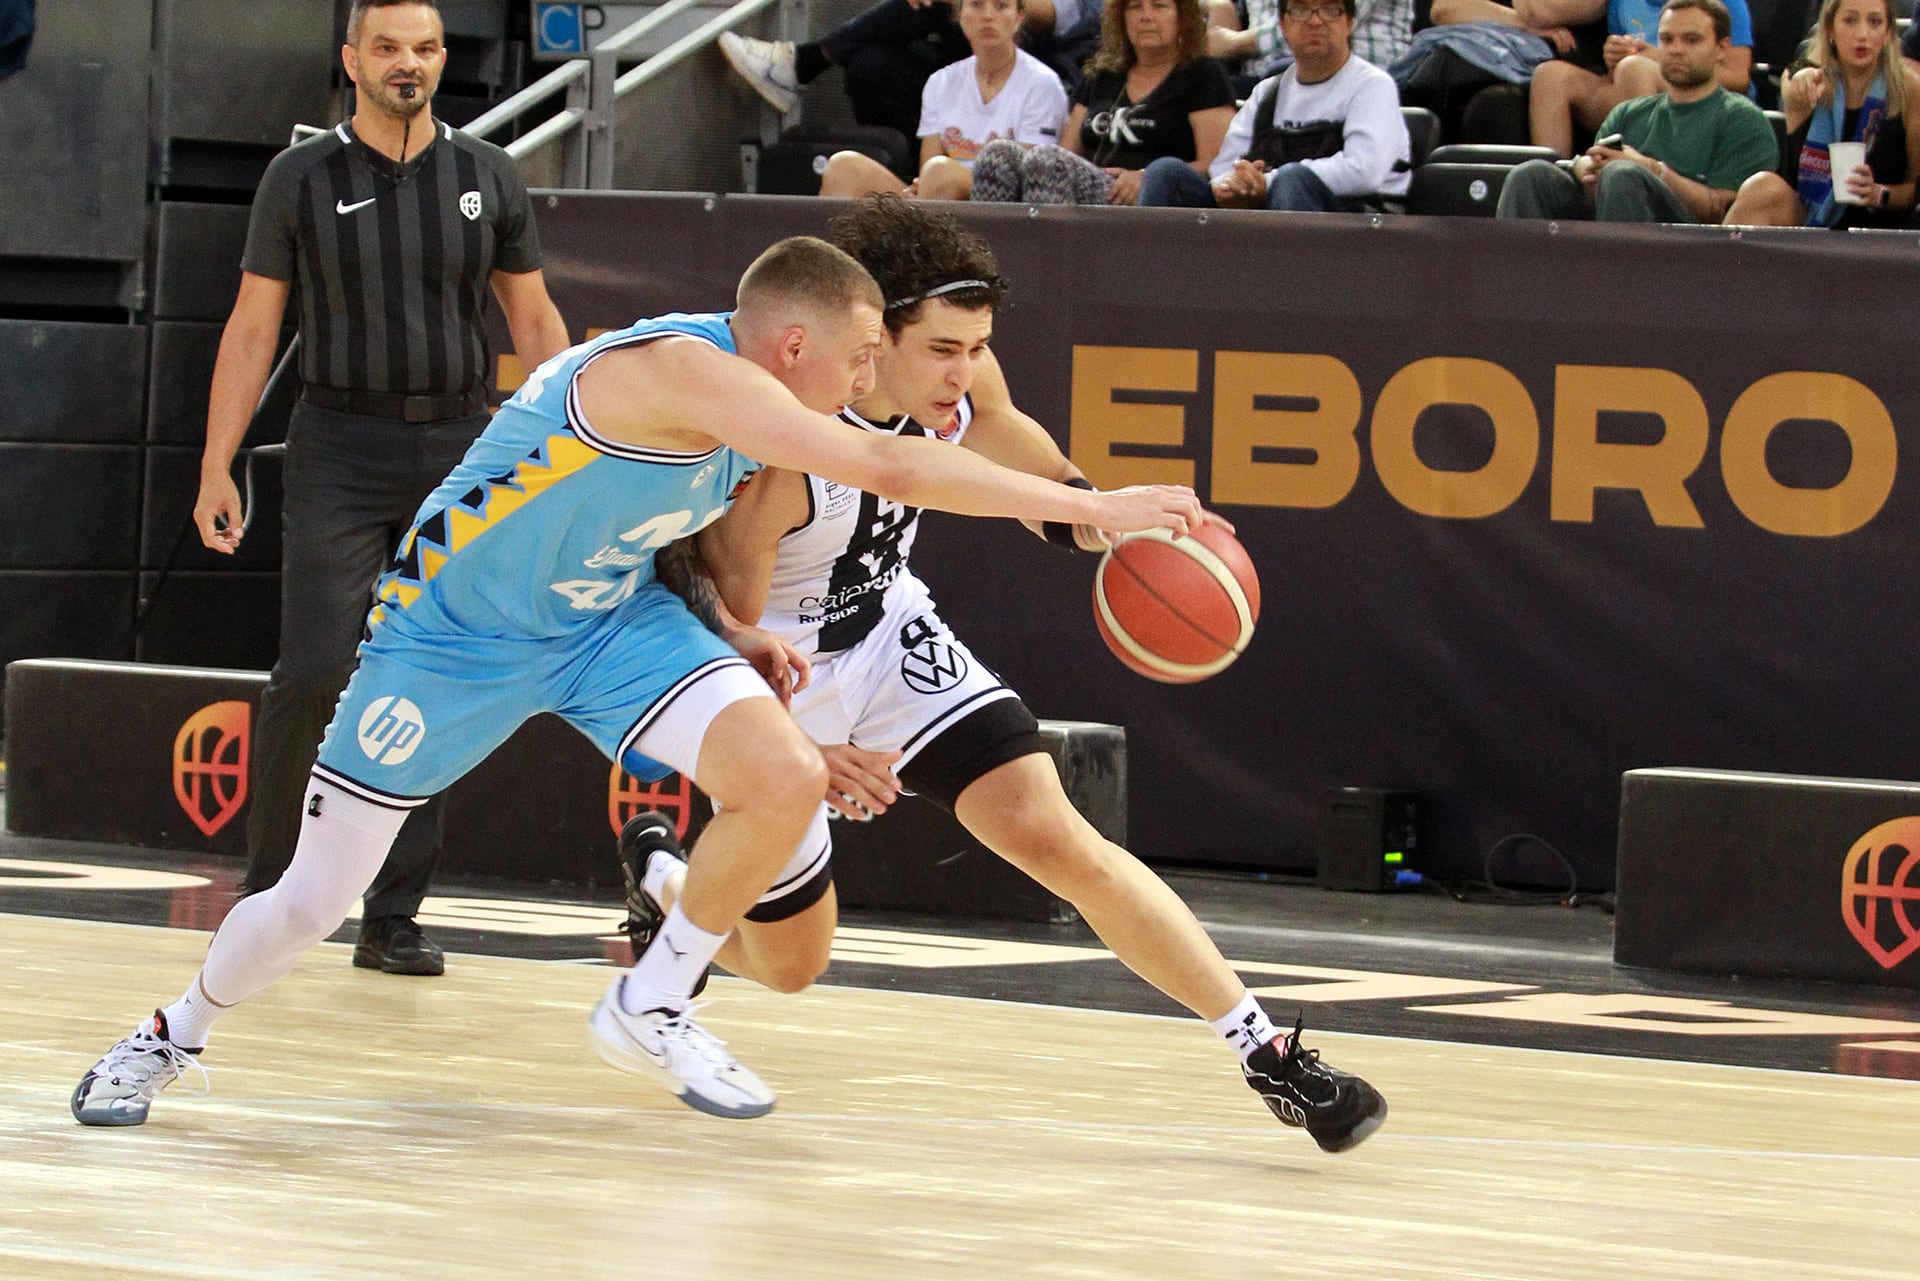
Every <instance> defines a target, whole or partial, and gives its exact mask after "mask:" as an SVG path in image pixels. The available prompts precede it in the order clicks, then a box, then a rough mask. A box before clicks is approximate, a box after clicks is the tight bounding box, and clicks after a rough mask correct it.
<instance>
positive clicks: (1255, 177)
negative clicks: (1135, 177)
mask: <svg viewBox="0 0 1920 1281" xmlns="http://www.w3.org/2000/svg"><path fill="white" fill-rule="evenodd" d="M1354 12H1355V0H1286V4H1285V6H1284V7H1283V8H1282V9H1281V11H1280V31H1281V34H1282V35H1284V36H1285V37H1286V40H1287V45H1288V47H1289V48H1291V49H1292V50H1293V65H1292V66H1291V67H1288V68H1287V69H1286V70H1285V71H1283V72H1281V73H1280V74H1279V75H1277V76H1269V77H1268V78H1267V79H1265V80H1262V81H1261V82H1260V83H1259V84H1257V85H1255V86H1254V87H1253V92H1252V93H1251V94H1250V95H1249V96H1248V98H1247V102H1246V105H1245V106H1243V107H1242V108H1241V109H1240V112H1239V114H1238V115H1236V116H1234V118H1233V123H1232V124H1231V125H1229V126H1228V127H1227V138H1226V141H1225V142H1224V143H1222V144H1221V146H1220V151H1219V154H1218V155H1216V156H1215V157H1214V160H1213V166H1212V170H1211V181H1209V180H1208V179H1206V178H1202V177H1201V176H1200V175H1199V174H1197V173H1195V172H1194V171H1193V170H1192V169H1191V168H1190V167H1189V166H1187V165H1186V164H1185V163H1183V162H1181V161H1179V160H1173V162H1172V163H1171V164H1168V163H1167V161H1168V160H1169V159H1171V157H1162V158H1161V159H1160V160H1156V161H1154V162H1153V163H1152V164H1150V165H1148V166H1147V168H1146V171H1145V173H1144V174H1143V175H1142V176H1141V179H1140V203H1141V204H1143V205H1173V206H1178V207H1182V208H1188V209H1194V208H1199V209H1212V208H1222V209H1284V210H1297V211H1303V212H1309V211H1321V212H1338V211H1349V212H1350V211H1357V210H1360V209H1362V208H1364V207H1365V203H1366V201H1367V200H1368V199H1369V198H1371V197H1377V196H1400V195H1404V194H1406V190H1407V177H1408V173H1409V170H1410V168H1411V159H1410V157H1411V147H1410V145H1409V142H1408V138H1407V124H1406V120H1405V119H1404V118H1403V117H1402V116H1401V114H1400V92H1399V90H1398V89H1396V88H1395V87H1394V83H1393V80H1392V78H1391V77H1390V76H1388V75H1387V73H1386V72H1384V71H1382V70H1380V69H1379V68H1378V67H1375V66H1373V65H1372V64H1371V63H1369V62H1366V61H1365V60H1363V59H1361V58H1356V57H1354V56H1353V47H1352V44H1351V41H1352V37H1353V19H1354Z"/></svg>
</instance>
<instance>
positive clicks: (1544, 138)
mask: <svg viewBox="0 0 1920 1281" xmlns="http://www.w3.org/2000/svg"><path fill="white" fill-rule="evenodd" d="M1600 4H1601V0H1514V11H1515V12H1516V13H1518V14H1520V15H1522V16H1523V17H1524V18H1526V19H1527V20H1528V21H1530V22H1536V23H1542V24H1551V25H1557V26H1566V27H1572V26H1574V25H1577V23H1578V22H1580V21H1588V20H1590V18H1591V13H1592V11H1594V10H1596V9H1598V8H1599V7H1600ZM1725 6H1726V9H1727V12H1728V15H1729V18H1728V21H1729V23H1730V30H1731V35H1730V43H1729V47H1728V49H1727V51H1726V53H1725V54H1724V55H1723V56H1722V57H1721V59H1720V61H1719V63H1718V65H1717V66H1716V67H1715V69H1714V76H1715V78H1716V79H1717V80H1718V81H1719V82H1720V84H1722V85H1723V86H1725V87H1726V88H1728V89H1731V90H1732V91H1733V92H1735V93H1745V92H1746V91H1747V83H1748V80H1749V78H1750V77H1751V75H1752V73H1753V17H1752V15H1751V14H1750V13H1749V12H1748V11H1747V0H1725ZM1605 9H1606V14H1607V33H1608V34H1607V42H1606V44H1605V45H1604V46H1603V47H1602V49H1601V56H1602V58H1603V59H1604V61H1605V64H1606V65H1605V67H1604V68H1603V69H1601V70H1599V71H1593V70H1588V69H1586V68H1583V67H1579V66H1576V65H1575V64H1573V63H1571V62H1564V61H1559V60H1555V61H1553V62H1546V63H1542V64H1541V65H1540V66H1539V67H1537V68H1535V69H1534V73H1533V86H1532V89H1531V91H1530V92H1529V94H1528V99H1527V114H1528V116H1529V118H1530V120H1531V123H1532V129H1533V141H1534V143H1535V144H1536V145H1538V146H1542V147H1551V148H1553V149H1554V150H1555V151H1556V152H1558V153H1560V154H1561V155H1563V156H1571V155H1572V154H1573V138H1574V130H1575V129H1576V128H1579V129H1595V130H1598V132H1599V134H1600V135H1604V134H1605V133H1606V132H1607V131H1606V130H1604V129H1600V128H1599V126H1600V122H1601V121H1602V120H1603V119H1604V118H1605V117H1606V114H1607V113H1608V112H1609V111H1612V110H1613V109H1614V108H1615V107H1617V106H1619V105H1620V104H1621V103H1622V102H1625V101H1627V100H1628V99H1629V98H1644V97H1648V96H1650V95H1652V94H1657V93H1659V92H1660V91H1661V65H1660V64H1661V59H1660V58H1659V57H1658V56H1656V50H1655V48H1654V44H1653V43H1650V42H1649V38H1654V39H1657V33H1658V28H1659V23H1660V14H1661V13H1662V12H1663V11H1662V9H1661V6H1660V4H1659V3H1658V2H1657V0H1606V3H1605Z"/></svg>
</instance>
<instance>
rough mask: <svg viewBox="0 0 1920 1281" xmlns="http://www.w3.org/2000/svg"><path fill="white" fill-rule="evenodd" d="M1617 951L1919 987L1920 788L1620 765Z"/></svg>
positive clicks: (1646, 961)
mask: <svg viewBox="0 0 1920 1281" xmlns="http://www.w3.org/2000/svg"><path fill="white" fill-rule="evenodd" d="M1617 895H1618V915H1617V918H1616V924H1615V932H1614V945H1613V957H1614V960H1615V961H1616V962H1618V963H1619V964H1621V965H1634V966H1645V967H1649V968H1655V969H1671V970H1687V971H1691V972H1693V973H1700V974H1718V975H1729V976H1731V975H1738V976H1751V977H1764V978H1784V979H1827V980H1832V981H1836V982H1844V983H1878V984H1895V985H1899V986H1903V987H1920V783H1907V782H1886V781H1880V780H1874V779H1853V778H1809V777H1801V776H1797V775H1788V774H1748V773H1736V772H1731V771H1725V770H1700V769H1641V770H1630V771H1628V772H1627V773H1626V774H1625V775H1624V776H1623V778H1622V780H1621V789H1620V856H1619V871H1618V882H1617Z"/></svg>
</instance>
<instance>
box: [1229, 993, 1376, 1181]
mask: <svg viewBox="0 0 1920 1281" xmlns="http://www.w3.org/2000/svg"><path fill="white" fill-rule="evenodd" d="M1301 1025H1302V1020H1301V1019H1295V1020H1294V1024H1293V1033H1292V1035H1290V1036H1277V1037H1275V1038H1274V1039H1273V1040H1271V1041H1268V1042H1267V1043H1266V1044H1265V1045H1263V1046H1261V1047H1260V1048H1259V1049H1257V1050H1255V1051H1254V1052H1253V1053H1252V1054H1251V1055H1250V1056H1248V1058H1247V1061H1246V1064H1245V1066H1243V1067H1242V1068H1241V1069H1240V1070H1241V1071H1242V1072H1244V1073H1245V1074H1246V1077H1247V1084H1248V1085H1250V1086H1252V1087H1253V1089H1254V1092H1255V1093H1256V1094H1258V1095H1259V1096H1260V1097H1261V1098H1262V1099H1264V1100H1266V1104H1267V1107H1269V1108H1270V1109H1272V1111H1273V1114H1274V1115H1275V1116H1277V1117H1279V1118H1280V1119H1281V1120H1282V1121H1284V1122H1285V1123H1286V1124H1288V1125H1293V1126H1298V1127H1300V1128H1302V1129H1304V1130H1305V1131H1306V1132H1307V1133H1308V1134H1310V1135H1312V1136H1313V1141H1314V1142H1315V1143H1318V1144H1319V1145H1320V1147H1321V1150H1322V1151H1326V1152H1345V1151H1346V1150H1347V1149H1348V1148H1350V1147H1354V1146H1356V1145H1357V1144H1359V1143H1360V1141H1361V1140H1363V1139H1365V1138H1366V1137H1367V1136H1368V1135H1369V1134H1372V1133H1373V1132H1374V1131H1375V1130H1377V1129H1379V1128H1380V1123H1381V1122H1382V1121H1384V1120H1386V1119H1387V1101H1386V1100H1385V1099H1383V1098H1381V1097H1380V1091H1378V1090H1376V1089H1374V1088H1373V1087H1372V1086H1371V1085H1368V1084H1367V1083H1366V1082H1365V1081H1362V1080H1361V1079H1360V1078H1359V1077H1357V1076H1353V1075H1350V1074H1349V1073H1346V1072H1342V1071H1340V1070H1339V1069H1338V1068H1335V1067H1332V1066H1330V1065H1328V1064H1326V1063H1322V1062H1321V1061H1320V1051H1318V1050H1303V1049H1301V1048H1300V1029H1301Z"/></svg>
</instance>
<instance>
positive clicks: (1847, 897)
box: [1840, 817, 1920, 970]
mask: <svg viewBox="0 0 1920 1281" xmlns="http://www.w3.org/2000/svg"><path fill="white" fill-rule="evenodd" d="M1896 852H1897V853H1898V854H1899V855H1900V857H1899V859H1898V861H1897V862H1896V860H1895V859H1894V858H1893V857H1891V856H1892V855H1893V854H1895V853H1896ZM1916 870H1920V817H1915V818H1896V819H1893V820H1891V821H1889V822H1886V823H1882V824H1880V826H1878V827H1876V828H1874V829H1873V830H1872V831H1870V832H1868V833H1867V834H1866V835H1865V836H1863V837H1861V838H1860V839H1859V840H1857V841H1855V842H1854V843H1853V848H1852V849H1851V850H1848V851H1847V862H1846V866H1845V868H1844V869H1842V871H1841V873H1840V912H1841V915H1843V916H1845V917H1846V919H1847V928H1848V929H1849V930H1851V931H1852V932H1853V937H1854V939H1855V940H1856V941H1857V942H1858V943H1859V944H1860V946H1861V947H1863V948H1865V949H1867V955H1868V956H1871V957H1872V958H1873V959H1874V960H1876V961H1878V962H1879V963H1880V966H1881V968H1882V969H1888V970H1890V969H1892V968H1893V967H1894V966H1896V965H1898V964H1900V962H1902V961H1904V960H1906V959H1907V958H1908V957H1909V956H1912V955H1913V954H1914V953H1915V952H1920V928H1915V926H1914V921H1913V911H1912V904H1913V903H1914V902H1915V901H1916V900H1920V875H1916V874H1915V873H1916ZM1883 904H1884V905H1885V911H1882V910H1881V909H1882V905H1883Z"/></svg>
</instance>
